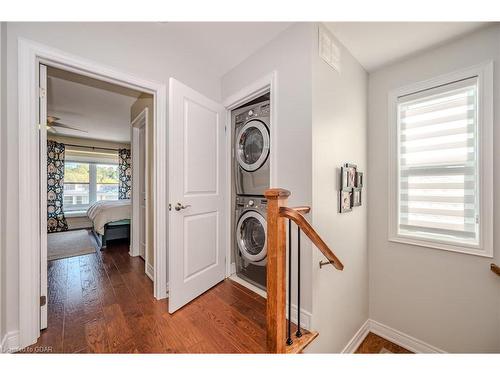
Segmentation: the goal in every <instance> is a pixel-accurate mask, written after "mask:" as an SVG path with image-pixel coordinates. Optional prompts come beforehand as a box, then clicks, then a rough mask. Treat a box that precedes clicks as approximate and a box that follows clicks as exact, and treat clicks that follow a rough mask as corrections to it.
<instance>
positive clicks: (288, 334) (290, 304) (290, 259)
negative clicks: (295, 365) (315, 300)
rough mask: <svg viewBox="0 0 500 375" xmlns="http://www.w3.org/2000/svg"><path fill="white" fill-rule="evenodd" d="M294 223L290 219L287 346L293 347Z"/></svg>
mask: <svg viewBox="0 0 500 375" xmlns="http://www.w3.org/2000/svg"><path fill="white" fill-rule="evenodd" d="M291 324H292V221H291V220H290V219H288V324H287V339H286V344H287V345H292V343H293V340H292V334H291V331H292V326H291Z"/></svg>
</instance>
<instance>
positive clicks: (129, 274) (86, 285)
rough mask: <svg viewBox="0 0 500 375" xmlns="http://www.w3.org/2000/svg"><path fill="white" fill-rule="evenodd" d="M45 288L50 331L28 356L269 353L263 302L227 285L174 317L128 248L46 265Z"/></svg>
mask: <svg viewBox="0 0 500 375" xmlns="http://www.w3.org/2000/svg"><path fill="white" fill-rule="evenodd" d="M48 283H49V293H48V294H49V295H48V328H47V329H46V330H44V331H43V332H42V335H41V336H40V338H39V340H38V342H37V343H36V344H34V345H32V346H31V347H29V348H27V349H26V350H25V351H24V352H43V353H47V352H49V353H50V352H52V353H263V352H265V343H266V336H265V308H266V305H265V299H264V298H262V297H261V296H259V295H257V294H256V293H254V292H252V291H250V290H248V289H246V288H244V287H243V286H240V285H239V284H237V283H235V282H233V281H230V280H225V281H223V282H221V283H219V284H218V285H217V286H216V287H214V288H212V289H211V290H209V291H208V292H206V293H205V294H203V295H202V296H200V297H199V298H197V299H196V300H194V301H193V302H191V303H190V304H188V305H187V306H185V307H183V308H182V309H180V310H179V311H177V312H176V313H175V314H172V315H170V314H169V313H168V312H167V304H168V299H164V300H160V301H158V300H155V299H154V297H153V292H152V291H153V283H152V282H151V280H150V279H149V278H148V277H147V276H146V275H145V274H144V261H143V260H142V259H141V258H140V257H130V256H129V255H128V244H127V243H123V242H121V243H120V242H118V243H116V242H110V243H109V245H108V248H107V249H106V250H105V251H99V252H97V253H95V254H89V255H83V256H78V257H74V258H67V259H60V260H55V261H51V262H49V264H48Z"/></svg>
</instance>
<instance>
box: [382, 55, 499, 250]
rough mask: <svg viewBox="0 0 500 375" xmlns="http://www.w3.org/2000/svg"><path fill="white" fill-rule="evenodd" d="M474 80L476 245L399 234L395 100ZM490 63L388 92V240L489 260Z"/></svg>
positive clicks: (491, 221) (491, 162) (398, 134)
mask: <svg viewBox="0 0 500 375" xmlns="http://www.w3.org/2000/svg"><path fill="white" fill-rule="evenodd" d="M472 77H477V102H478V111H477V119H478V121H477V136H478V143H477V145H478V150H477V152H478V161H477V166H478V183H479V188H478V191H479V233H478V234H479V243H478V245H475V244H469V243H459V242H458V241H446V240H439V239H432V238H425V237H423V236H413V235H411V234H401V233H399V231H398V228H399V204H400V198H399V192H400V180H399V165H400V160H399V156H400V152H399V145H400V131H399V123H398V121H399V116H398V98H399V97H401V96H406V95H411V94H415V93H417V92H420V91H425V90H431V89H433V88H437V87H439V86H444V85H447V84H451V83H453V82H456V81H461V80H464V79H467V78H472ZM493 92H494V91H493V62H492V61H487V62H484V63H482V64H478V65H475V66H472V67H469V68H465V69H461V70H458V71H455V72H452V73H449V74H444V75H440V76H437V77H435V78H433V79H429V80H426V81H421V82H416V83H413V84H409V85H406V86H404V87H401V88H398V89H396V90H392V91H390V92H389V95H388V125H389V131H388V135H389V154H388V166H389V181H388V183H389V185H388V187H389V189H388V193H389V197H388V198H389V199H388V203H389V207H388V209H389V212H388V213H389V215H388V219H389V222H388V240H389V242H398V243H404V244H410V245H417V246H422V247H427V248H433V249H439V250H446V251H452V252H458V253H464V254H471V255H478V256H483V257H489V258H491V257H493V99H494V98H493Z"/></svg>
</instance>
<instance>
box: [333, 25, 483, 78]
mask: <svg viewBox="0 0 500 375" xmlns="http://www.w3.org/2000/svg"><path fill="white" fill-rule="evenodd" d="M325 25H326V26H327V27H328V28H329V29H330V31H331V32H332V33H333V34H334V35H335V36H336V37H337V39H338V40H339V41H340V42H341V43H342V44H344V46H345V47H346V48H347V49H348V50H349V51H350V52H351V54H352V55H353V56H354V57H355V58H356V59H357V60H358V61H359V62H360V64H361V65H362V66H363V67H364V68H365V69H366V70H367V71H368V72H372V71H374V70H377V69H379V68H381V67H382V66H384V65H387V64H390V63H392V62H394V61H397V60H401V59H403V58H405V57H407V56H410V55H412V54H414V53H417V52H419V51H422V50H424V49H427V48H430V47H433V46H436V45H439V44H441V43H443V42H445V41H448V40H450V39H453V38H456V37H458V36H460V35H462V34H466V33H468V32H470V31H472V30H475V29H478V28H480V27H483V26H485V25H487V23H486V22H326V23H325Z"/></svg>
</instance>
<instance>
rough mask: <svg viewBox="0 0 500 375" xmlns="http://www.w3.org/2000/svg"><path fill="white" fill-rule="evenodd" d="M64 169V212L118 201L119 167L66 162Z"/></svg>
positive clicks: (82, 209)
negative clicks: (104, 201)
mask: <svg viewBox="0 0 500 375" xmlns="http://www.w3.org/2000/svg"><path fill="white" fill-rule="evenodd" d="M64 169H65V170H64V211H66V212H70V211H84V210H86V209H87V208H88V207H89V205H90V204H92V203H95V202H96V201H100V200H117V199H118V165H116V164H97V163H91V162H88V163H86V162H74V161H66V163H65V167H64Z"/></svg>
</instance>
